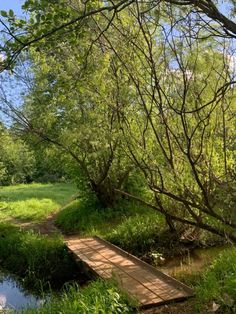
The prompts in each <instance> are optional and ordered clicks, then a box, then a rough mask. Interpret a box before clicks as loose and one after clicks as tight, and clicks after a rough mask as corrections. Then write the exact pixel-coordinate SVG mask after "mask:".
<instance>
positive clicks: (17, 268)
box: [0, 224, 78, 289]
mask: <svg viewBox="0 0 236 314" xmlns="http://www.w3.org/2000/svg"><path fill="white" fill-rule="evenodd" d="M0 266H1V267H3V268H5V269H7V270H8V271H10V272H13V273H14V274H17V275H19V276H20V277H21V278H23V280H24V282H25V284H27V283H28V284H29V285H30V286H31V287H32V288H36V289H37V288H41V287H42V286H48V284H49V285H50V286H59V285H61V284H63V283H64V282H66V281H68V280H71V279H72V278H73V277H74V275H75V274H76V273H78V270H77V267H76V264H75V262H74V261H73V260H72V258H71V257H70V256H69V254H68V252H67V249H66V247H65V245H64V244H63V242H62V239H61V238H60V237H59V236H54V237H50V238H49V237H47V236H40V235H38V234H36V233H33V232H24V231H20V230H19V229H18V228H17V227H14V226H11V225H8V224H0Z"/></svg>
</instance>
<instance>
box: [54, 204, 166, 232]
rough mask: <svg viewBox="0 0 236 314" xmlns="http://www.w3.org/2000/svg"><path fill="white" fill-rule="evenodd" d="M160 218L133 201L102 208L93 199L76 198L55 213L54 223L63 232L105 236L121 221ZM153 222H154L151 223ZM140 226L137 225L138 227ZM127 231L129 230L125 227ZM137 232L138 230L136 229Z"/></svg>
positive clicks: (117, 226) (115, 228) (120, 224)
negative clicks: (112, 207)
mask: <svg viewBox="0 0 236 314" xmlns="http://www.w3.org/2000/svg"><path fill="white" fill-rule="evenodd" d="M145 217H146V219H149V218H148V217H150V220H151V219H153V218H154V217H155V222H157V220H160V219H161V218H160V216H159V215H158V214H157V213H155V212H153V210H152V209H149V208H144V207H143V206H140V205H138V204H136V203H133V202H130V203H128V202H125V201H124V202H121V203H120V204H119V205H118V206H117V207H116V208H115V209H111V208H106V209H104V208H102V207H101V206H99V204H97V203H96V202H94V201H90V200H85V199H78V200H76V201H73V202H72V203H70V204H69V205H67V206H65V207H64V208H63V210H62V211H60V212H59V213H58V215H57V219H56V224H57V225H58V226H59V227H60V228H61V229H62V230H63V231H64V232H68V233H71V232H79V233H80V234H81V235H83V236H93V235H99V236H102V237H107V236H108V235H109V234H110V233H112V232H113V231H114V232H115V230H117V228H119V227H120V226H122V224H123V222H124V223H125V222H126V221H130V224H132V222H133V223H135V221H138V220H139V219H142V218H143V219H145ZM153 224H154V223H153ZM139 227H140V226H137V228H139ZM125 229H126V230H127V232H129V230H128V229H127V228H125ZM137 232H139V231H138V230H137Z"/></svg>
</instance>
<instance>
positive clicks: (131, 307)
mask: <svg viewBox="0 0 236 314" xmlns="http://www.w3.org/2000/svg"><path fill="white" fill-rule="evenodd" d="M135 306H136V304H135V303H134V302H133V301H131V300H130V299H129V298H127V296H126V295H125V294H123V293H122V292H121V291H119V290H118V289H117V287H116V285H114V284H113V283H109V282H104V281H102V280H97V281H95V282H92V283H91V284H89V285H88V286H87V287H86V288H83V289H79V288H78V287H72V288H71V289H69V291H67V292H65V293H64V294H62V296H61V297H60V299H58V297H57V298H52V299H51V300H49V301H48V302H47V303H46V304H44V305H42V306H41V307H40V308H39V309H38V310H36V309H28V310H25V311H24V314H35V313H40V314H58V313H60V314H126V313H127V314H131V313H134V312H135Z"/></svg>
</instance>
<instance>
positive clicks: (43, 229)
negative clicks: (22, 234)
mask: <svg viewBox="0 0 236 314" xmlns="http://www.w3.org/2000/svg"><path fill="white" fill-rule="evenodd" d="M77 197H78V195H77V194H76V195H73V196H72V197H71V198H70V199H69V200H68V202H67V203H66V204H65V205H63V207H61V208H60V209H58V210H55V212H53V213H51V214H50V215H49V216H48V217H47V218H46V219H44V220H43V221H41V222H36V223H35V222H23V221H21V220H18V219H15V218H13V219H11V221H10V222H11V223H13V224H15V225H18V226H19V227H20V228H21V229H23V230H33V231H34V232H37V233H40V234H43V235H52V234H55V233H61V230H59V229H58V228H57V227H56V226H55V220H56V217H57V215H58V213H59V212H60V211H61V210H62V209H63V208H64V207H65V206H67V205H69V204H70V203H71V202H73V201H74V200H76V198H77Z"/></svg>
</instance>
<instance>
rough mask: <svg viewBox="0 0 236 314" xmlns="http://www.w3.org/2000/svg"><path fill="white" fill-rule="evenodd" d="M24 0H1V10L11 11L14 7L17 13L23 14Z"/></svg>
mask: <svg viewBox="0 0 236 314" xmlns="http://www.w3.org/2000/svg"><path fill="white" fill-rule="evenodd" d="M24 2H25V1H24V0H0V10H5V11H9V10H10V9H12V10H13V11H14V13H15V14H16V15H21V14H22V11H21V5H22V4H23V3H24Z"/></svg>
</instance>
